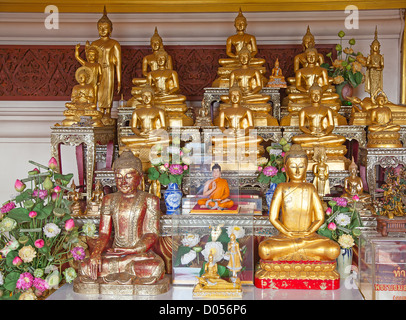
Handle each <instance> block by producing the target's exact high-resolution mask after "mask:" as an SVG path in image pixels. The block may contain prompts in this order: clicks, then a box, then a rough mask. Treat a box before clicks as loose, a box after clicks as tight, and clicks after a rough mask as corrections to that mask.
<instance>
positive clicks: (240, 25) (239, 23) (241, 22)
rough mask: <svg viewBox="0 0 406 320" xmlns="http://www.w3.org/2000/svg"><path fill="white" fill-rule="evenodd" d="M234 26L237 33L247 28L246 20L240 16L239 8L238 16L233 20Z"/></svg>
mask: <svg viewBox="0 0 406 320" xmlns="http://www.w3.org/2000/svg"><path fill="white" fill-rule="evenodd" d="M234 26H235V28H236V29H237V31H245V29H246V28H247V19H246V18H245V17H244V15H243V14H242V11H241V8H240V11H239V12H238V16H237V17H236V18H235V20H234Z"/></svg>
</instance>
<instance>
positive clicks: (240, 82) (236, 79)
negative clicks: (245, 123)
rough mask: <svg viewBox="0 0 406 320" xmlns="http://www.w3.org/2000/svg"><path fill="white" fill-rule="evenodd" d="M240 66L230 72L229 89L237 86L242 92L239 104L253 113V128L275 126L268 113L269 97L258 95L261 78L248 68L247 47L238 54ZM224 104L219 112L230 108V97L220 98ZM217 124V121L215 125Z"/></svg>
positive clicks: (276, 123) (249, 55)
mask: <svg viewBox="0 0 406 320" xmlns="http://www.w3.org/2000/svg"><path fill="white" fill-rule="evenodd" d="M239 60H240V63H241V66H240V67H239V68H238V69H235V70H233V71H232V72H231V75H230V87H233V86H234V85H236V86H238V87H239V88H240V89H241V92H242V100H241V104H242V105H243V106H245V107H247V108H249V109H250V110H251V111H252V112H253V117H254V126H277V125H278V121H277V120H276V119H275V118H274V117H272V116H271V115H270V114H269V112H270V111H271V109H272V108H271V105H270V104H269V103H268V101H269V100H270V96H266V95H263V94H261V93H260V91H261V90H262V87H263V83H262V76H261V73H260V72H259V71H258V69H255V68H252V67H251V66H250V61H251V53H250V51H249V50H248V48H247V47H243V48H242V49H241V50H240V53H239ZM221 100H222V101H223V102H224V103H225V104H223V105H222V106H221V107H220V110H222V109H223V108H227V107H229V106H230V97H229V96H228V95H224V96H221ZM217 123H218V119H217V120H216V121H215V124H217Z"/></svg>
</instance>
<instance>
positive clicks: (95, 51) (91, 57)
mask: <svg viewBox="0 0 406 320" xmlns="http://www.w3.org/2000/svg"><path fill="white" fill-rule="evenodd" d="M85 53H86V60H87V61H89V62H91V63H93V62H96V61H98V60H99V57H100V56H101V52H100V48H98V47H96V46H92V45H90V44H89V41H86V45H85Z"/></svg>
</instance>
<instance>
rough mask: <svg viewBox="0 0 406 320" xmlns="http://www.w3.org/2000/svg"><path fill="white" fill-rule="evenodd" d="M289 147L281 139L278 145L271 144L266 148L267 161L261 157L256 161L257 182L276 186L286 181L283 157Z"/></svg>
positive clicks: (288, 144) (289, 145)
mask: <svg viewBox="0 0 406 320" xmlns="http://www.w3.org/2000/svg"><path fill="white" fill-rule="evenodd" d="M291 145H292V144H290V143H288V142H287V141H286V139H285V138H282V139H281V140H280V141H279V142H278V143H272V145H271V146H269V147H267V148H266V151H267V152H268V154H269V159H268V158H266V157H261V158H259V159H258V160H257V164H258V172H259V173H258V176H257V180H258V181H259V182H261V183H263V184H266V185H268V184H269V183H270V182H273V183H276V184H278V183H281V182H285V181H286V173H285V168H284V160H283V157H284V156H285V152H288V151H289V150H290V147H291Z"/></svg>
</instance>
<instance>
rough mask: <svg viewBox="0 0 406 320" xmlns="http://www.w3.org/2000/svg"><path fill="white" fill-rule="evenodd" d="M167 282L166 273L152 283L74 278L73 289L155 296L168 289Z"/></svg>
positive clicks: (81, 291) (77, 291) (75, 290)
mask: <svg viewBox="0 0 406 320" xmlns="http://www.w3.org/2000/svg"><path fill="white" fill-rule="evenodd" d="M169 283H170V280H169V276H168V275H166V276H164V277H163V278H162V279H161V280H159V281H157V282H156V283H154V284H116V283H99V282H94V283H83V282H80V280H79V278H76V279H75V280H74V281H73V291H74V292H76V293H80V294H112V295H139V296H156V295H159V294H163V293H165V292H167V291H169Z"/></svg>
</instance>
